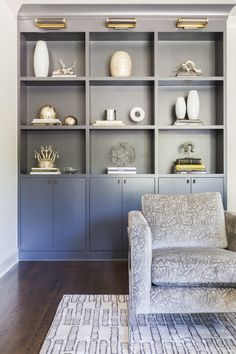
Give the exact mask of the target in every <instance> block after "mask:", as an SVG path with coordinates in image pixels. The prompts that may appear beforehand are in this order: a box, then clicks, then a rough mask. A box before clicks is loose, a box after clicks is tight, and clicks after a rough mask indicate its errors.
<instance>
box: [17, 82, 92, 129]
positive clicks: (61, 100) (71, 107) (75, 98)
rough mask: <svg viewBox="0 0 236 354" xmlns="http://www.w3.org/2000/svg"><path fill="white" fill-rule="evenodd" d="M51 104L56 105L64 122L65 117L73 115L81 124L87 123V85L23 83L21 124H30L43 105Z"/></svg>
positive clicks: (59, 116)
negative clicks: (33, 84)
mask: <svg viewBox="0 0 236 354" xmlns="http://www.w3.org/2000/svg"><path fill="white" fill-rule="evenodd" d="M46 104H50V105H52V106H54V107H55V109H56V111H57V113H58V118H59V119H60V120H61V121H62V122H63V121H64V119H65V117H66V116H68V115H73V116H75V117H76V118H77V120H78V123H79V124H84V123H85V86H84V85H72V86H71V85H70V86H67V87H66V89H65V87H63V86H57V84H56V85H55V86H54V87H53V89H52V88H51V87H50V86H48V85H45V86H44V85H42V86H41V85H40V86H27V85H24V84H23V83H22V84H21V112H20V116H21V124H22V125H30V124H31V121H32V120H33V119H34V118H38V113H39V110H40V108H41V107H42V106H44V105H46Z"/></svg>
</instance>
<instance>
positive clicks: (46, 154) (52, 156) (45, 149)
mask: <svg viewBox="0 0 236 354" xmlns="http://www.w3.org/2000/svg"><path fill="white" fill-rule="evenodd" d="M34 157H35V159H37V161H38V163H37V165H38V167H32V168H31V172H30V174H60V173H61V171H60V169H59V168H57V167H55V164H54V162H55V160H56V159H58V158H59V152H58V151H53V146H52V145H49V146H40V150H39V151H35V155H34Z"/></svg>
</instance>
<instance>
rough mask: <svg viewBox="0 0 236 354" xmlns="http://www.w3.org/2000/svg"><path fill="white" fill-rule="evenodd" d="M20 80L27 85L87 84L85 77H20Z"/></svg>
mask: <svg viewBox="0 0 236 354" xmlns="http://www.w3.org/2000/svg"><path fill="white" fill-rule="evenodd" d="M20 82H21V83H23V84H25V85H27V86H44V85H45V86H46V85H47V86H48V85H51V86H54V85H55V86H56V85H59V84H60V85H62V86H67V85H85V77H82V76H81V77H79V76H77V77H64V78H63V77H25V76H24V77H20Z"/></svg>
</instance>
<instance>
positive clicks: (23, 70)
mask: <svg viewBox="0 0 236 354" xmlns="http://www.w3.org/2000/svg"><path fill="white" fill-rule="evenodd" d="M38 40H44V41H46V42H47V46H48V51H49V76H50V75H51V74H52V72H53V71H54V70H57V69H59V68H60V67H61V65H60V62H59V60H60V59H62V60H63V62H64V63H65V64H66V66H67V67H68V66H69V65H72V64H73V62H74V61H75V60H77V64H76V67H75V68H74V72H75V74H76V75H77V76H84V75H85V34H84V32H76V33H75V32H67V33H65V32H45V33H42V32H40V33H37V32H35V33H28V32H26V33H21V35H20V75H21V76H29V77H32V76H34V67H33V57H34V49H35V45H36V42H37V41H38Z"/></svg>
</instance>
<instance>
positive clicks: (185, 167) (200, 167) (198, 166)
mask: <svg viewBox="0 0 236 354" xmlns="http://www.w3.org/2000/svg"><path fill="white" fill-rule="evenodd" d="M173 173H179V174H182V173H183V174H184V173H190V174H191V173H193V174H195V173H206V166H205V165H204V164H203V163H202V160H201V159H200V158H189V157H185V158H182V159H176V161H175V165H174V167H173Z"/></svg>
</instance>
